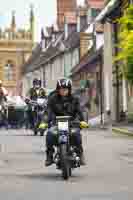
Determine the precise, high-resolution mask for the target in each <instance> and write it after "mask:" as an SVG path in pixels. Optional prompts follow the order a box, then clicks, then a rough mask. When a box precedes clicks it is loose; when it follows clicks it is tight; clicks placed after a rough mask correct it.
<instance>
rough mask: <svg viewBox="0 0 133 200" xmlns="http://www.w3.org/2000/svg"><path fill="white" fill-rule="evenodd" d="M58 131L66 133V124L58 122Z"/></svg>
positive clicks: (67, 128) (67, 126) (67, 127)
mask: <svg viewBox="0 0 133 200" xmlns="http://www.w3.org/2000/svg"><path fill="white" fill-rule="evenodd" d="M58 129H59V131H68V130H69V125H68V122H58Z"/></svg>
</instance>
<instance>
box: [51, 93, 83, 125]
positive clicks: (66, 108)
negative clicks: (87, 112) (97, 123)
mask: <svg viewBox="0 0 133 200" xmlns="http://www.w3.org/2000/svg"><path fill="white" fill-rule="evenodd" d="M55 116H72V118H73V120H74V119H76V118H78V119H79V120H80V121H83V120H84V118H83V114H82V112H81V110H80V104H79V100H78V98H76V97H74V96H73V95H71V96H68V97H65V98H64V97H61V96H59V95H58V94H57V93H55V94H53V95H52V96H51V97H50V98H49V100H48V121H49V122H50V121H53V120H55Z"/></svg>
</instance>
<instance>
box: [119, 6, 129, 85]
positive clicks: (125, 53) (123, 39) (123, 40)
mask: <svg viewBox="0 0 133 200" xmlns="http://www.w3.org/2000/svg"><path fill="white" fill-rule="evenodd" d="M118 23H119V25H120V33H119V40H120V44H119V48H120V51H119V53H118V56H117V58H116V61H122V73H123V74H124V75H125V78H126V79H127V80H128V81H129V82H130V83H131V84H133V5H131V6H130V7H129V8H127V10H126V11H125V14H124V16H123V17H121V18H120V19H119V20H118Z"/></svg>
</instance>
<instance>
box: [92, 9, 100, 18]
mask: <svg viewBox="0 0 133 200" xmlns="http://www.w3.org/2000/svg"><path fill="white" fill-rule="evenodd" d="M100 11H101V10H100V9H95V8H92V9H91V13H92V17H93V18H95V17H96V16H97V15H98V14H99V13H100Z"/></svg>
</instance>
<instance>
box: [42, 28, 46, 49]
mask: <svg viewBox="0 0 133 200" xmlns="http://www.w3.org/2000/svg"><path fill="white" fill-rule="evenodd" d="M41 48H42V51H45V49H46V42H45V34H44V30H43V28H42V29H41Z"/></svg>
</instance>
